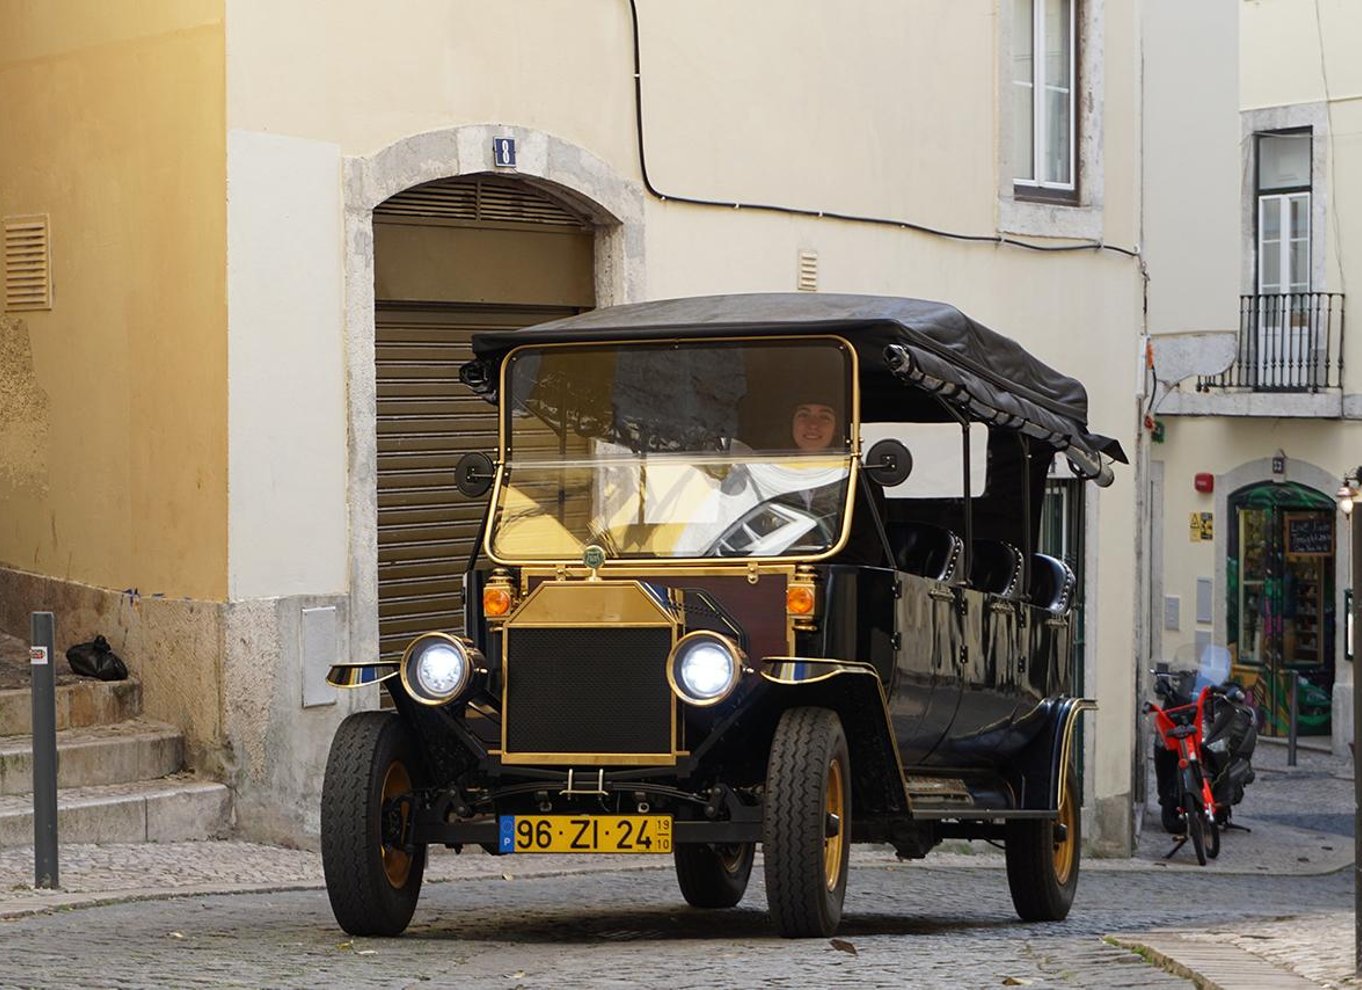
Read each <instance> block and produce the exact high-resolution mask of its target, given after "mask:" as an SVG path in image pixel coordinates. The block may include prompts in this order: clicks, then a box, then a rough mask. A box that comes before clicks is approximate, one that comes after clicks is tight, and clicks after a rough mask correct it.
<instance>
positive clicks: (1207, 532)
mask: <svg viewBox="0 0 1362 990" xmlns="http://www.w3.org/2000/svg"><path fill="white" fill-rule="evenodd" d="M1213 518H1214V517H1213V515H1212V513H1209V512H1193V513H1192V515H1191V520H1190V532H1189V535H1190V536H1191V539H1192V542H1193V543H1204V542H1209V541H1212V540H1214V539H1215V526H1214V523H1213Z"/></svg>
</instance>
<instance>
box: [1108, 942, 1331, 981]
mask: <svg viewBox="0 0 1362 990" xmlns="http://www.w3.org/2000/svg"><path fill="white" fill-rule="evenodd" d="M1103 941H1105V942H1107V943H1108V944H1110V945H1115V946H1119V947H1120V948H1123V949H1128V950H1129V951H1131V952H1134V953H1136V954H1137V955H1140V956H1142V957H1143V958H1145V959H1147V960H1148V961H1149V962H1150V963H1151V964H1152V965H1154V966H1157V967H1158V968H1160V969H1162V970H1165V971H1166V972H1169V973H1172V974H1173V975H1174V976H1180V977H1182V978H1183V979H1184V980H1191V981H1192V983H1193V984H1195V985H1196V986H1197V987H1198V988H1199V990H1319V984H1317V983H1314V982H1312V981H1310V980H1307V979H1305V978H1304V977H1302V976H1298V975H1297V974H1295V973H1293V972H1291V971H1290V970H1287V969H1283V968H1281V967H1280V966H1274V965H1273V964H1272V963H1270V962H1268V961H1267V960H1266V959H1263V958H1261V957H1259V956H1255V955H1253V953H1251V952H1245V951H1244V950H1243V949H1240V948H1238V947H1237V946H1233V945H1225V944H1223V943H1207V942H1193V941H1191V940H1189V939H1184V938H1179V937H1178V936H1177V935H1176V934H1175V933H1172V932H1149V933H1146V934H1140V935H1107V936H1104V938H1103Z"/></svg>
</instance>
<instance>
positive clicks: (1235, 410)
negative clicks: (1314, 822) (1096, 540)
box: [1150, 0, 1362, 753]
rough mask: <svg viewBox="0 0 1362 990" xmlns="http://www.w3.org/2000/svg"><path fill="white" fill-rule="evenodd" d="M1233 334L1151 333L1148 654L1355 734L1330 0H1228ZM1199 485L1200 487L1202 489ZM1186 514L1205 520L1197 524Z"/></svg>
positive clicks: (1342, 111)
mask: <svg viewBox="0 0 1362 990" xmlns="http://www.w3.org/2000/svg"><path fill="white" fill-rule="evenodd" d="M1239 17H1240V60H1239V65H1240V87H1239V101H1240V103H1239V105H1240V113H1239V138H1240V155H1239V163H1238V164H1239V168H1238V169H1237V171H1236V173H1234V174H1233V175H1228V176H1226V177H1224V185H1225V187H1226V188H1233V189H1234V191H1235V192H1236V194H1237V197H1238V202H1239V204H1240V248H1239V251H1238V253H1237V256H1236V263H1237V264H1238V281H1239V300H1240V319H1239V322H1238V328H1237V331H1236V333H1234V334H1232V335H1221V336H1219V337H1214V336H1207V337H1200V338H1197V337H1185V338H1169V339H1167V340H1156V342H1155V350H1154V355H1155V361H1154V367H1153V369H1152V370H1151V376H1157V378H1158V379H1159V384H1158V387H1157V394H1152V392H1153V390H1151V397H1152V399H1153V402H1152V405H1151V415H1152V417H1153V418H1154V419H1155V420H1157V423H1155V424H1154V428H1155V429H1156V430H1158V431H1159V433H1160V434H1161V440H1162V442H1156V443H1154V444H1152V448H1151V449H1152V454H1151V457H1152V459H1153V470H1152V472H1151V478H1150V484H1151V490H1152V492H1153V495H1152V499H1151V500H1152V504H1153V506H1154V509H1153V511H1154V520H1155V523H1154V529H1155V531H1156V532H1162V533H1163V540H1162V543H1161V545H1160V546H1159V547H1157V548H1156V555H1157V556H1158V558H1159V559H1158V560H1156V562H1155V566H1154V571H1155V574H1156V580H1155V583H1154V585H1153V586H1152V587H1151V606H1150V607H1151V609H1152V610H1153V612H1154V614H1155V616H1156V617H1157V622H1156V623H1155V625H1156V629H1155V631H1154V634H1155V638H1156V649H1155V653H1156V654H1157V655H1162V656H1164V657H1169V658H1171V657H1174V656H1175V655H1176V654H1177V651H1178V649H1179V648H1182V649H1186V648H1187V647H1188V646H1192V647H1193V648H1194V647H1195V644H1197V643H1201V644H1203V645H1204V644H1206V643H1213V644H1217V645H1224V646H1225V647H1226V648H1227V649H1228V651H1229V653H1230V659H1231V660H1232V662H1233V663H1234V664H1235V668H1234V669H1235V673H1236V674H1237V675H1238V676H1240V678H1241V679H1242V680H1244V681H1245V682H1246V683H1247V684H1249V685H1251V686H1252V687H1253V689H1254V693H1255V698H1256V701H1257V704H1258V706H1259V708H1260V710H1261V712H1262V718H1263V722H1264V723H1265V725H1266V727H1267V731H1269V732H1272V733H1274V734H1279V735H1285V734H1287V732H1288V729H1289V719H1290V714H1289V712H1290V701H1291V682H1292V681H1293V680H1294V681H1295V682H1296V684H1295V686H1296V695H1297V702H1296V704H1297V712H1298V716H1297V717H1298V725H1299V731H1300V732H1301V733H1302V735H1308V736H1315V737H1317V738H1319V739H1322V740H1332V745H1333V748H1334V749H1335V751H1337V752H1339V753H1346V752H1347V746H1348V743H1349V741H1350V740H1351V739H1352V703H1351V701H1352V683H1353V669H1352V668H1353V664H1352V662H1351V660H1350V659H1349V657H1348V655H1347V644H1346V635H1345V633H1346V627H1345V624H1344V618H1343V617H1344V615H1345V611H1346V607H1347V602H1348V601H1349V600H1350V599H1349V598H1348V597H1347V596H1348V594H1349V592H1350V586H1351V583H1352V582H1351V578H1350V574H1351V571H1350V567H1351V560H1350V553H1349V543H1350V540H1349V519H1348V516H1347V515H1345V514H1343V513H1342V512H1340V511H1338V508H1337V503H1336V498H1335V496H1336V493H1337V491H1338V489H1339V486H1340V483H1341V481H1342V479H1343V477H1344V476H1345V475H1352V476H1355V475H1356V473H1357V468H1358V464H1359V463H1362V422H1359V416H1362V394H1360V393H1362V382H1359V379H1358V371H1357V369H1358V368H1359V367H1362V363H1359V362H1362V336H1360V335H1358V334H1357V333H1356V332H1355V331H1354V332H1353V333H1351V334H1347V333H1345V330H1346V329H1347V327H1346V321H1345V319H1344V317H1345V314H1346V308H1347V304H1348V303H1349V302H1351V300H1349V299H1348V298H1347V290H1348V286H1349V283H1350V282H1351V283H1352V284H1356V283H1357V281H1358V279H1362V258H1360V257H1359V256H1358V255H1357V251H1356V249H1355V247H1353V248H1351V250H1350V249H1349V246H1350V245H1351V244H1354V243H1355V242H1356V241H1358V240H1359V239H1360V238H1362V182H1360V181H1359V178H1360V177H1362V143H1360V142H1359V137H1362V69H1359V67H1358V65H1357V62H1356V59H1354V58H1353V57H1352V55H1351V53H1352V51H1354V50H1355V48H1356V45H1357V44H1358V43H1359V42H1362V11H1359V10H1358V9H1357V7H1356V5H1353V4H1349V3H1345V2H1338V0H1319V2H1318V3H1316V2H1314V0H1253V2H1248V3H1244V4H1241V5H1240V14H1239ZM1198 479H1200V482H1199V483H1198ZM1198 520H1204V522H1203V524H1202V525H1201V526H1200V528H1199V530H1200V531H1199V530H1198V527H1197V526H1196V523H1197V521H1198Z"/></svg>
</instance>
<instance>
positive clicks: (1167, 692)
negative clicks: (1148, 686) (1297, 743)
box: [1144, 646, 1258, 866]
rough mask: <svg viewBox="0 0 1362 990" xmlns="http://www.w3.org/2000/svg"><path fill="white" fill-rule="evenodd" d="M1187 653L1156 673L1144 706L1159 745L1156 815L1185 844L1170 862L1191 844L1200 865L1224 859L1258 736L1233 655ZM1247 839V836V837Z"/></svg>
mask: <svg viewBox="0 0 1362 990" xmlns="http://www.w3.org/2000/svg"><path fill="white" fill-rule="evenodd" d="M1196 660H1197V654H1196V647H1195V646H1187V647H1183V648H1182V649H1179V650H1178V652H1177V653H1176V654H1175V655H1174V659H1173V662H1172V664H1167V663H1160V664H1158V665H1157V666H1156V667H1155V668H1154V694H1155V695H1157V696H1158V699H1159V703H1158V704H1155V703H1153V702H1147V703H1146V704H1145V709H1144V710H1145V711H1146V712H1147V713H1152V714H1153V716H1154V725H1155V727H1156V728H1157V729H1158V732H1159V739H1158V741H1156V743H1155V748H1154V772H1155V776H1156V778H1157V780H1158V788H1159V808H1160V812H1161V815H1160V817H1161V818H1162V821H1163V827H1164V830H1165V831H1167V832H1169V833H1171V834H1174V835H1178V836H1181V838H1180V839H1179V841H1178V843H1177V844H1176V845H1175V846H1174V847H1173V849H1172V850H1171V851H1170V852H1169V853H1168V855H1169V856H1172V855H1173V853H1175V852H1177V850H1178V849H1180V848H1181V847H1182V844H1183V843H1184V842H1186V841H1187V840H1188V839H1190V840H1191V842H1192V848H1193V850H1194V851H1195V852H1196V858H1197V862H1198V863H1200V864H1201V865H1202V866H1205V865H1206V859H1207V858H1208V857H1210V858H1215V857H1216V856H1218V855H1219V854H1220V832H1221V831H1222V830H1227V829H1231V828H1239V829H1242V828H1243V826H1241V825H1234V824H1232V823H1231V821H1230V818H1231V814H1232V809H1233V807H1234V805H1236V804H1238V803H1239V802H1240V801H1242V800H1243V799H1244V788H1245V787H1246V786H1248V785H1249V784H1251V783H1252V782H1253V779H1254V773H1253V764H1252V762H1251V759H1252V756H1253V748H1254V746H1255V745H1256V744H1257V741H1258V728H1257V724H1256V719H1255V717H1254V713H1253V709H1252V708H1251V707H1250V706H1249V704H1248V702H1247V698H1246V697H1245V695H1244V689H1243V688H1241V687H1240V686H1239V685H1238V684H1235V683H1233V682H1231V681H1229V680H1228V675H1229V672H1230V657H1229V651H1227V650H1226V649H1225V648H1224V647H1221V646H1206V647H1203V648H1202V651H1201V656H1200V662H1195V661H1196ZM1244 831H1248V830H1247V829H1244Z"/></svg>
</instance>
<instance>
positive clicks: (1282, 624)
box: [1225, 482, 1336, 736]
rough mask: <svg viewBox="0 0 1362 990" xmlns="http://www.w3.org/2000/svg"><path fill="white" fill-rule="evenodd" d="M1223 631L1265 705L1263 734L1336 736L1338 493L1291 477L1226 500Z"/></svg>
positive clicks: (1257, 700) (1240, 672) (1239, 670)
mask: <svg viewBox="0 0 1362 990" xmlns="http://www.w3.org/2000/svg"><path fill="white" fill-rule="evenodd" d="M1229 515H1230V519H1229V520H1228V521H1229V523H1230V526H1229V528H1228V532H1227V534H1226V535H1227V546H1226V552H1227V560H1226V582H1225V589H1226V619H1227V621H1226V634H1227V641H1228V643H1227V645H1228V646H1229V649H1230V654H1231V657H1232V658H1233V663H1234V676H1235V677H1236V679H1238V680H1239V682H1240V683H1241V684H1242V685H1243V686H1244V688H1245V689H1246V690H1247V691H1249V693H1250V695H1251V697H1252V699H1253V701H1254V704H1255V706H1256V707H1257V709H1258V718H1259V726H1260V731H1262V732H1264V733H1266V734H1268V735H1275V736H1285V735H1287V734H1288V731H1289V724H1290V712H1291V688H1292V682H1293V681H1294V682H1295V688H1296V708H1297V732H1298V733H1299V734H1300V735H1302V736H1306V735H1310V736H1329V735H1331V733H1332V725H1331V699H1332V692H1333V685H1334V675H1335V671H1334V655H1335V654H1334V645H1335V644H1334V636H1335V628H1336V623H1335V608H1334V601H1335V541H1336V533H1335V527H1334V520H1335V516H1336V506H1335V504H1334V500H1333V499H1332V498H1330V497H1328V496H1326V495H1324V494H1322V493H1321V492H1318V491H1315V490H1314V489H1311V488H1307V487H1306V486H1304V485H1300V484H1297V483H1294V482H1285V483H1280V482H1265V483H1261V484H1255V485H1250V486H1248V487H1244V488H1240V489H1238V490H1237V491H1235V492H1233V493H1232V494H1231V495H1230V498H1229Z"/></svg>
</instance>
